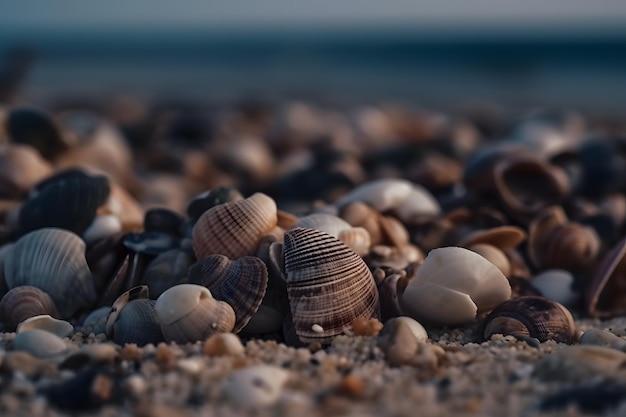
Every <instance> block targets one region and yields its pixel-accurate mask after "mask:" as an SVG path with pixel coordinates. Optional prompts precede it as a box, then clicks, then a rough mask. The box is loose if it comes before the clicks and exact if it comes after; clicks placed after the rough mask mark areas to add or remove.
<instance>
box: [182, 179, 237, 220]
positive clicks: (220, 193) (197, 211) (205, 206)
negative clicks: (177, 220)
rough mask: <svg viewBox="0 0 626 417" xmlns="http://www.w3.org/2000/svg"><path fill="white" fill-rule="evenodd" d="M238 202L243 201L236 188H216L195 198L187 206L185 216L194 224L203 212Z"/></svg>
mask: <svg viewBox="0 0 626 417" xmlns="http://www.w3.org/2000/svg"><path fill="white" fill-rule="evenodd" d="M238 200H243V195H241V193H240V192H239V191H238V190H237V189H236V188H234V187H217V188H214V189H212V190H209V191H206V192H204V193H202V194H199V195H197V196H195V197H194V198H193V199H192V200H191V201H190V202H189V205H188V206H187V215H188V216H189V217H190V218H191V220H192V221H193V222H194V223H195V222H196V221H197V220H198V219H199V218H200V216H202V215H203V214H204V212H205V211H207V210H209V209H211V208H213V207H215V206H218V205H220V204H224V203H228V202H231V201H238Z"/></svg>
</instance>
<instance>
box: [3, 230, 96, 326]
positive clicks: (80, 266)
mask: <svg viewBox="0 0 626 417" xmlns="http://www.w3.org/2000/svg"><path fill="white" fill-rule="evenodd" d="M12 251H13V256H11V257H9V258H8V259H7V260H6V262H5V264H4V273H5V279H6V282H7V286H8V287H9V288H15V287H18V286H20V285H32V286H34V287H37V288H40V289H42V290H43V291H45V292H46V293H48V295H50V297H51V298H52V300H54V304H55V305H56V306H57V309H58V310H59V313H60V315H61V318H69V317H71V316H72V315H73V314H74V313H76V312H77V311H78V310H80V309H81V308H86V307H90V306H92V305H93V304H94V303H95V302H96V299H97V294H96V290H95V288H94V283H93V279H92V276H91V271H90V270H89V267H88V266H87V261H86V260H85V242H83V240H82V239H81V238H80V237H78V236H77V235H75V234H74V233H72V232H68V231H67V230H62V229H52V228H45V229H39V230H36V231H34V232H30V233H28V234H26V235H24V236H22V237H21V238H20V239H19V240H18V241H17V242H16V243H15V246H14V247H13V250H12Z"/></svg>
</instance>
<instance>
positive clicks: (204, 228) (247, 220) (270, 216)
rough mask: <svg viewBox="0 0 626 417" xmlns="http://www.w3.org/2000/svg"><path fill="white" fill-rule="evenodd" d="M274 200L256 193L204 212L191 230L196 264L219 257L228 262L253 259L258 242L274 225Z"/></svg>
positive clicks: (275, 211) (275, 217)
mask: <svg viewBox="0 0 626 417" xmlns="http://www.w3.org/2000/svg"><path fill="white" fill-rule="evenodd" d="M276 213H277V208H276V203H275V202H274V200H273V199H272V198H271V197H269V196H267V195H265V194H263V193H256V194H253V195H252V196H251V197H248V198H246V199H243V200H238V201H232V202H227V203H224V204H221V205H219V206H215V207H213V208H211V209H210V210H207V211H206V212H205V213H204V214H203V215H202V216H200V218H199V219H198V221H197V222H196V224H195V226H194V228H193V235H192V239H193V250H194V252H195V254H196V257H197V258H198V259H199V260H202V259H204V258H205V257H207V256H208V255H212V254H220V255H225V256H227V257H229V258H231V259H235V258H239V257H241V256H246V255H254V254H255V253H256V250H257V246H258V244H259V240H260V239H261V238H262V237H263V236H264V235H266V234H267V233H269V232H270V231H272V229H274V228H275V227H276V223H277V214H276Z"/></svg>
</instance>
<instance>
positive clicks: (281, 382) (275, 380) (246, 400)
mask: <svg viewBox="0 0 626 417" xmlns="http://www.w3.org/2000/svg"><path fill="white" fill-rule="evenodd" d="M288 378H289V372H288V371H286V370H284V369H282V368H278V367H276V366H271V365H257V366H251V367H248V368H244V369H241V370H239V371H235V372H233V373H232V374H231V375H230V376H229V377H227V378H226V379H225V380H224V381H222V384H221V388H222V390H223V391H224V393H225V394H226V395H227V396H228V398H229V399H230V400H231V401H232V402H234V403H235V404H238V405H241V406H244V407H264V406H268V405H271V404H273V403H275V402H276V401H277V400H278V399H279V398H280V395H281V394H282V391H283V387H284V386H285V383H286V382H287V379H288Z"/></svg>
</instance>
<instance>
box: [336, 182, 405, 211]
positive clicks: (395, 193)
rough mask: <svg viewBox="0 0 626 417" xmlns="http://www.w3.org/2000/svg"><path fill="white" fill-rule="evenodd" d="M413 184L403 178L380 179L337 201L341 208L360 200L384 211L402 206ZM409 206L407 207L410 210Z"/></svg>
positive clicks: (356, 189)
mask: <svg viewBox="0 0 626 417" xmlns="http://www.w3.org/2000/svg"><path fill="white" fill-rule="evenodd" d="M412 192H413V184H412V183H411V182H410V181H406V180H401V179H380V180H374V181H370V182H368V183H365V184H363V185H361V186H359V187H357V188H355V189H353V190H352V191H350V192H349V193H348V194H346V195H344V196H343V197H341V198H340V199H339V200H338V201H336V202H335V205H336V206H337V207H339V208H343V207H345V206H347V205H348V204H350V203H353V202H355V201H360V202H363V203H365V204H367V205H368V206H370V207H373V208H374V209H375V210H377V211H378V212H380V213H382V212H385V211H388V210H392V209H395V208H396V207H400V206H401V204H402V203H404V202H405V201H406V200H407V199H408V198H409V196H411V193H412ZM408 209H409V208H407V210H408Z"/></svg>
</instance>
